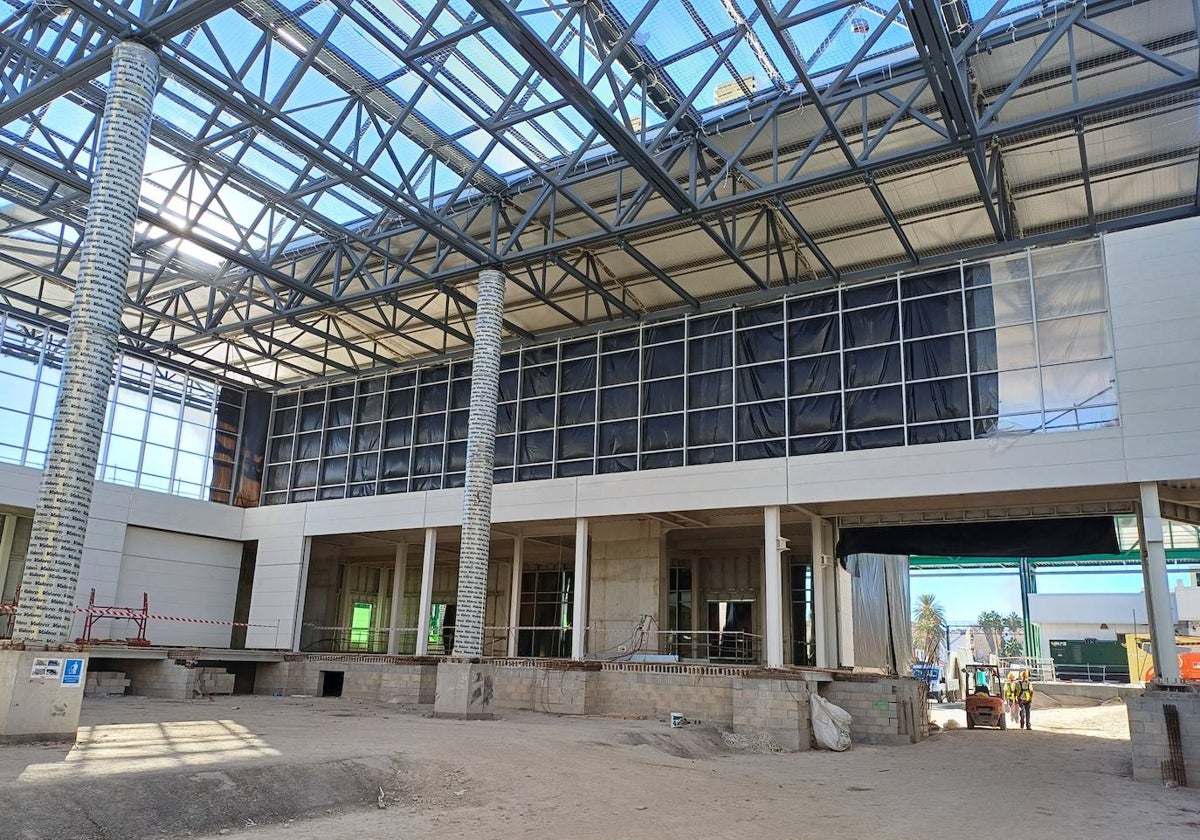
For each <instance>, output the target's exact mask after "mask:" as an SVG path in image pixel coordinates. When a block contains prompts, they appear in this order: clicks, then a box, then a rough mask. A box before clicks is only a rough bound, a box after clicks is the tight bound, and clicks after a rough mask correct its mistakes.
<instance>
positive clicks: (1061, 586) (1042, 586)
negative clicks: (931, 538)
mask: <svg viewBox="0 0 1200 840" xmlns="http://www.w3.org/2000/svg"><path fill="white" fill-rule="evenodd" d="M1186 576H1187V575H1186V574H1185V573H1181V572H1172V573H1171V574H1170V575H1168V578H1169V581H1170V585H1171V588H1172V589H1174V588H1175V585H1176V583H1178V582H1181V581H1183V580H1184V579H1185V578H1186ZM1037 587H1038V592H1044V593H1068V592H1082V593H1089V592H1094V593H1109V592H1141V591H1142V575H1141V573H1140V572H1138V571H1136V570H1134V571H1132V572H1127V571H1112V572H1105V573H1103V574H1096V573H1091V572H1088V573H1085V574H1080V573H1078V572H1047V571H1043V572H1040V573H1039V574H1038V576H1037ZM910 594H911V596H912V601H913V603H914V604H915V603H916V601H917V599H918V598H919V597H920V596H921V595H933V596H934V597H935V598H936V599H937V601H938V603H939V604H941V605H942V607H943V608H944V609H945V611H946V618H947V619H949V621H950V623H951V624H958V623H964V624H965V623H968V622H973V621H974V620H975V618H976V617H977V616H978V615H979V614H980V613H981V612H983V611H984V610H996V611H997V612H999V613H1001V614H1002V615H1003V614H1007V613H1010V612H1018V613H1019V612H1020V611H1021V589H1020V584H1019V583H1018V580H1017V572H1016V570H1015V569H1014V570H1011V571H1010V570H1007V569H1005V570H998V571H995V572H992V571H989V572H987V573H985V574H979V573H978V572H974V571H967V570H947V571H940V570H939V571H937V572H924V571H921V572H917V571H914V572H913V573H912V575H911V579H910Z"/></svg>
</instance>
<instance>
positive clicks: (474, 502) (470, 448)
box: [454, 269, 504, 659]
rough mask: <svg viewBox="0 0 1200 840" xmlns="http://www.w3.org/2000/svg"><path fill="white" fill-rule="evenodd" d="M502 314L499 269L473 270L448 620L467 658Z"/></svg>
mask: <svg viewBox="0 0 1200 840" xmlns="http://www.w3.org/2000/svg"><path fill="white" fill-rule="evenodd" d="M503 320H504V272H502V271H497V270H495V269H484V270H483V271H481V272H479V291H478V294H477V295H476V305H475V350H474V353H473V354H472V356H471V404H470V413H469V415H468V420H467V472H466V476H465V478H464V482H463V507H462V540H461V542H460V550H459V559H458V608H457V612H456V618H455V622H454V655H455V656H459V657H465V658H468V659H477V658H479V657H481V656H483V625H484V616H485V614H486V612H487V578H488V556H489V554H490V548H491V540H492V471H493V469H494V468H495V465H496V401H497V399H498V398H499V394H500V327H501V326H502V323H503Z"/></svg>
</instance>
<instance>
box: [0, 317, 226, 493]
mask: <svg viewBox="0 0 1200 840" xmlns="http://www.w3.org/2000/svg"><path fill="white" fill-rule="evenodd" d="M65 341H66V339H65V337H64V336H63V335H62V334H61V333H57V332H54V331H51V330H46V329H43V328H41V327H37V326H34V325H32V324H29V323H27V322H25V321H23V320H22V319H20V318H18V317H15V316H13V315H11V314H5V313H0V395H3V399H2V400H0V461H5V462H8V463H11V464H19V465H21V466H26V467H34V468H38V469H40V468H41V467H42V466H44V465H45V461H46V451H47V449H48V447H49V444H50V427H51V424H52V422H53V418H54V404H55V401H56V400H57V398H58V387H59V379H60V376H61V372H62V369H61V368H62V357H63V349H64V347H63V346H64V344H65ZM243 399H244V394H243V393H242V392H240V391H238V390H237V389H233V388H228V387H222V386H219V385H217V384H216V383H215V382H212V381H209V380H205V379H203V378H200V377H195V376H191V375H188V374H184V373H180V372H178V371H175V370H170V369H167V368H163V367H160V366H158V365H155V364H153V363H152V362H148V361H144V360H141V359H137V358H134V357H131V356H128V355H125V354H121V355H120V356H118V358H117V362H116V364H115V366H114V371H113V384H112V386H111V388H110V389H109V397H108V412H107V416H106V418H105V422H104V433H103V437H102V439H101V444H100V463H99V465H98V467H97V470H96V477H97V478H98V479H100V480H101V481H109V482H113V483H116V484H126V485H130V486H133V487H141V488H144V489H147V490H157V491H161V492H164V493H172V494H175V495H179V496H187V497H189V498H193V499H211V500H213V501H219V502H227V501H229V496H230V489H231V483H232V481H233V473H234V470H233V463H234V458H235V456H236V452H235V450H236V447H233V446H225V447H218V446H216V434H217V426H218V422H217V418H218V413H220V415H221V416H222V417H223V418H225V420H226V423H227V424H229V423H232V424H233V425H234V426H235V428H234V429H233V430H232V431H230V430H227V435H228V434H232V435H233V436H235V437H236V434H237V428H236V427H239V426H240V419H241V414H242V406H243Z"/></svg>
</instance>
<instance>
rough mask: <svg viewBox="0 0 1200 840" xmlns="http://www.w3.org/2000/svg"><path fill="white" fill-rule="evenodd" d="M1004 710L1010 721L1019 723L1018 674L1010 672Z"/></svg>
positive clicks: (1006, 686)
mask: <svg viewBox="0 0 1200 840" xmlns="http://www.w3.org/2000/svg"><path fill="white" fill-rule="evenodd" d="M1004 709H1005V711H1007V712H1008V719H1009V720H1011V721H1012V722H1013V723H1016V722H1017V672H1016V671H1009V672H1008V681H1007V682H1006V683H1004Z"/></svg>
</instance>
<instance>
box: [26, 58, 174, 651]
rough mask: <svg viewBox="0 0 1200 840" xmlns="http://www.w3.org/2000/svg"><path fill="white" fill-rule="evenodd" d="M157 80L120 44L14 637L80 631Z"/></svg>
mask: <svg viewBox="0 0 1200 840" xmlns="http://www.w3.org/2000/svg"><path fill="white" fill-rule="evenodd" d="M158 79H159V74H158V56H157V55H156V54H155V52H154V50H152V49H150V48H149V47H147V46H145V45H143V44H138V43H135V42H132V41H123V42H120V43H118V44H117V45H116V47H115V48H114V50H113V57H112V72H111V74H110V76H109V82H108V96H107V99H106V101H105V103H104V114H103V116H102V118H101V120H100V138H99V148H98V153H97V156H96V163H95V174H94V176H93V178H92V192H91V198H90V200H89V201H88V215H87V223H86V225H85V227H84V232H83V246H82V249H81V250H80V254H79V270H78V276H77V278H76V280H75V301H74V304H73V305H72V307H71V324H70V328H69V329H68V332H67V348H66V354H65V358H64V360H63V369H62V378H61V384H60V385H59V390H58V402H57V404H56V405H55V408H54V427H53V432H52V434H51V437H50V450H49V452H48V453H47V456H46V466H45V469H44V470H43V471H42V481H41V486H40V487H39V489H38V500H37V509H36V511H35V512H34V517H33V537H32V539H31V540H30V544H29V556H28V557H27V559H26V561H25V573H24V576H23V578H22V581H21V601H20V606H19V608H18V610H17V619H16V625H15V627H14V631H13V637H14V638H16V639H24V640H25V641H26V642H31V643H34V644H48V645H53V644H59V643H61V642H65V641H67V638H68V637H69V636H70V633H71V619H72V618H74V608H75V588H76V586H77V585H78V583H79V564H80V561H81V560H82V558H83V540H84V533H85V532H86V530H87V524H88V512H89V510H90V508H91V504H92V489H93V487H94V485H95V477H96V463H97V460H98V458H99V454H100V437H101V431H102V430H103V428H104V415H105V411H106V409H107V407H108V400H107V397H108V391H109V386H110V385H111V383H112V372H113V362H114V360H115V358H116V353H117V338H118V336H119V335H120V327H121V311H122V309H123V308H124V306H125V286H126V284H127V283H128V282H129V256H130V251H131V249H132V247H133V225H134V221H135V219H136V217H137V209H138V196H139V195H140V193H141V188H142V170H143V168H144V166H145V161H146V147H147V144H148V143H149V140H150V119H151V112H152V109H153V107H154V94H155V91H156V89H157V87H158Z"/></svg>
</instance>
